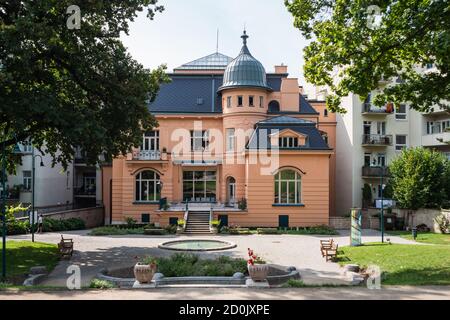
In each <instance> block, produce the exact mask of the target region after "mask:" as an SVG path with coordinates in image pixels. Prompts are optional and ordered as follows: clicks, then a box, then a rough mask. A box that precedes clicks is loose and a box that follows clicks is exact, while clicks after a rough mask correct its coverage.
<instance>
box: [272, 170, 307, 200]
mask: <svg viewBox="0 0 450 320" xmlns="http://www.w3.org/2000/svg"><path fill="white" fill-rule="evenodd" d="M275 203H278V204H301V176H300V174H299V173H298V172H297V171H295V170H292V169H286V170H282V171H279V172H278V173H277V174H276V175H275Z"/></svg>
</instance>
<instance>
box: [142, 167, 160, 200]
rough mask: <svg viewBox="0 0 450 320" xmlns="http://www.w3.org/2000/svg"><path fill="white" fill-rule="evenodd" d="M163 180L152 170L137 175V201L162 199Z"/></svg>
mask: <svg viewBox="0 0 450 320" xmlns="http://www.w3.org/2000/svg"><path fill="white" fill-rule="evenodd" d="M160 186H161V180H160V177H159V174H158V173H156V172H155V171H152V170H146V171H142V172H140V173H139V174H138V175H137V176H136V201H137V202H155V201H158V200H159V199H161V187H160Z"/></svg>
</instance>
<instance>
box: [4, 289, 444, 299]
mask: <svg viewBox="0 0 450 320" xmlns="http://www.w3.org/2000/svg"><path fill="white" fill-rule="evenodd" d="M0 299H1V300H8V299H12V300H32V299H42V300H46V299H51V300H55V299H58V300H81V299H83V300H100V299H101V300H190V299H192V300H248V299H252V300H311V299H314V300H344V299H345V300H406V299H408V300H411V299H412V300H430V299H435V300H450V287H449V286H426V287H410V286H401V287H383V288H382V289H380V290H369V289H366V288H362V287H339V288H299V289H269V290H249V289H228V288H227V289H220V288H214V289H212V288H204V289H201V290H199V289H195V288H184V289H180V288H160V289H158V290H147V291H143V290H118V289H115V290H107V291H97V290H92V291H56V292H51V291H47V292H42V291H39V292H30V291H14V290H8V291H0Z"/></svg>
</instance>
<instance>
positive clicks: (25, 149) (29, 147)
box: [20, 140, 33, 153]
mask: <svg viewBox="0 0 450 320" xmlns="http://www.w3.org/2000/svg"><path fill="white" fill-rule="evenodd" d="M20 144H21V145H22V148H23V150H22V151H23V153H31V152H32V151H33V145H32V144H31V141H30V140H25V141H22V142H21V143H20Z"/></svg>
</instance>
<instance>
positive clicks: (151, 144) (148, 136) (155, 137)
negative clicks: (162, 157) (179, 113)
mask: <svg viewBox="0 0 450 320" xmlns="http://www.w3.org/2000/svg"><path fill="white" fill-rule="evenodd" d="M141 150H142V151H159V131H149V132H147V133H145V134H144V138H143V141H142V146H141Z"/></svg>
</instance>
